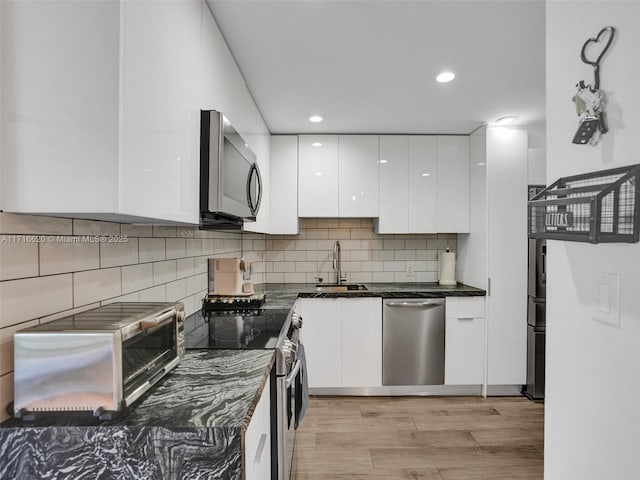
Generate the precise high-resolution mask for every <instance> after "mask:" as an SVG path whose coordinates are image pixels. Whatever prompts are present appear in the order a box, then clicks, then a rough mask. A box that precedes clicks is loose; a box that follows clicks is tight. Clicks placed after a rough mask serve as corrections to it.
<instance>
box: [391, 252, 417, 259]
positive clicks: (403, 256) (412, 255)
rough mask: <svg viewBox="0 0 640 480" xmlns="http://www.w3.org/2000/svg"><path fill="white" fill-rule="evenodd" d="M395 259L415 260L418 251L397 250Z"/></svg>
mask: <svg viewBox="0 0 640 480" xmlns="http://www.w3.org/2000/svg"><path fill="white" fill-rule="evenodd" d="M395 259H396V260H415V259H416V251H415V250H395Z"/></svg>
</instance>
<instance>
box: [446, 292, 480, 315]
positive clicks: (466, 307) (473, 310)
mask: <svg viewBox="0 0 640 480" xmlns="http://www.w3.org/2000/svg"><path fill="white" fill-rule="evenodd" d="M445 315H446V317H447V318H484V297H466V298H460V297H455V298H454V297H447V301H446V305H445Z"/></svg>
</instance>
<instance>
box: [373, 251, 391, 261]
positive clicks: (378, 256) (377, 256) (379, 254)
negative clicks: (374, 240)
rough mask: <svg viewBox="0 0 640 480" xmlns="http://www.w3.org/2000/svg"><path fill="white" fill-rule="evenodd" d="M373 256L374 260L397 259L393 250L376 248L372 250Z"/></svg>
mask: <svg viewBox="0 0 640 480" xmlns="http://www.w3.org/2000/svg"><path fill="white" fill-rule="evenodd" d="M371 258H373V260H385V261H387V260H393V259H395V258H396V257H395V254H394V252H393V250H374V251H372V252H371Z"/></svg>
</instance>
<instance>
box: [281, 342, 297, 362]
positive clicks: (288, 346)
mask: <svg viewBox="0 0 640 480" xmlns="http://www.w3.org/2000/svg"><path fill="white" fill-rule="evenodd" d="M282 353H283V354H284V358H285V361H286V362H287V363H288V364H292V363H293V362H294V361H295V359H296V351H295V346H294V345H293V342H292V341H291V340H289V339H285V340H284V344H283V345H282Z"/></svg>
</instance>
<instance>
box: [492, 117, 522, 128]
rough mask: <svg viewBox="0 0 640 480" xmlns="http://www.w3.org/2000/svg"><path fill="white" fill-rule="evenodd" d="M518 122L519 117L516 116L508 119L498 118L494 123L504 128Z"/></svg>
mask: <svg viewBox="0 0 640 480" xmlns="http://www.w3.org/2000/svg"><path fill="white" fill-rule="evenodd" d="M517 121H518V117H517V116H516V115H508V116H506V117H500V118H498V119H497V120H496V121H495V122H493V123H494V124H495V125H498V126H499V127H504V126H506V125H513V124H514V123H516V122H517Z"/></svg>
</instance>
